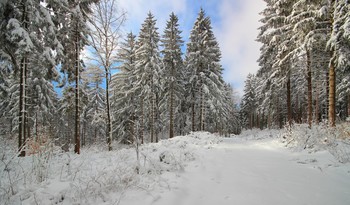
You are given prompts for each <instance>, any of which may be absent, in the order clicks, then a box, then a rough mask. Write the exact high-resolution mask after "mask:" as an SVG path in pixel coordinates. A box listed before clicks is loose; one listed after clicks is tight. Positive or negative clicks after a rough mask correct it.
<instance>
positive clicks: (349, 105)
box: [348, 94, 350, 117]
mask: <svg viewBox="0 0 350 205" xmlns="http://www.w3.org/2000/svg"><path fill="white" fill-rule="evenodd" d="M348 117H350V94H348Z"/></svg>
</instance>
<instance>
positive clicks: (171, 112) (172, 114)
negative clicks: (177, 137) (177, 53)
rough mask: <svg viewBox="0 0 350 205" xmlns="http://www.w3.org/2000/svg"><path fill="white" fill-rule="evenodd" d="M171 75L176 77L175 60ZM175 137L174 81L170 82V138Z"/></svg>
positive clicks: (172, 64)
mask: <svg viewBox="0 0 350 205" xmlns="http://www.w3.org/2000/svg"><path fill="white" fill-rule="evenodd" d="M171 66H172V68H171V77H172V78H175V65H174V61H172V63H171ZM173 137H174V82H173V81H172V82H171V84H170V122H169V138H173Z"/></svg>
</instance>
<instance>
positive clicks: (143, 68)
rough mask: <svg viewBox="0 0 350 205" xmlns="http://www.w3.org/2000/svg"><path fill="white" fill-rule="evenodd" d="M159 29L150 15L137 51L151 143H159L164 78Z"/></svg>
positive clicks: (143, 102) (141, 31) (143, 103)
mask: <svg viewBox="0 0 350 205" xmlns="http://www.w3.org/2000/svg"><path fill="white" fill-rule="evenodd" d="M157 29H158V28H157V27H156V20H155V19H154V16H153V14H152V13H148V15H147V18H146V20H145V21H144V23H143V24H142V28H141V30H140V33H139V39H138V42H137V44H138V48H137V50H136V70H135V75H136V77H137V79H136V85H137V86H139V87H138V89H139V90H140V96H141V98H140V102H141V107H143V108H146V109H142V108H141V110H144V111H141V116H140V118H141V119H145V120H147V121H148V123H147V124H149V129H150V130H149V132H150V138H151V139H150V140H151V142H154V141H156V142H158V133H157V132H159V130H158V129H159V127H160V125H159V119H158V118H157V116H158V113H159V106H158V105H159V99H160V93H161V89H162V88H161V82H160V77H161V76H162V68H163V65H162V63H161V62H162V61H161V59H160V52H159V48H158V43H159V34H158V31H157ZM147 108H148V109H147ZM144 112H147V113H148V116H149V119H146V118H144V116H147V115H144V114H145V113H144ZM141 121H142V120H141ZM141 123H142V122H141ZM142 124H143V123H142ZM141 126H142V125H141Z"/></svg>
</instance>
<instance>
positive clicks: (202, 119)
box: [199, 83, 204, 131]
mask: <svg viewBox="0 0 350 205" xmlns="http://www.w3.org/2000/svg"><path fill="white" fill-rule="evenodd" d="M201 85H202V83H201ZM200 89H201V91H200V95H201V97H200V100H201V102H200V109H199V131H203V127H204V96H203V88H202V87H201V88H200Z"/></svg>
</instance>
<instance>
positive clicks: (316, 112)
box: [315, 82, 320, 124]
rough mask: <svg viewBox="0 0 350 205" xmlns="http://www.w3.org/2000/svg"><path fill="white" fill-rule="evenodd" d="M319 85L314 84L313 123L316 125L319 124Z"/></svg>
mask: <svg viewBox="0 0 350 205" xmlns="http://www.w3.org/2000/svg"><path fill="white" fill-rule="evenodd" d="M319 87H320V86H319V83H318V82H316V96H315V97H316V102H315V121H316V124H319V122H320V118H319V113H320V96H319V95H320V92H319Z"/></svg>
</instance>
